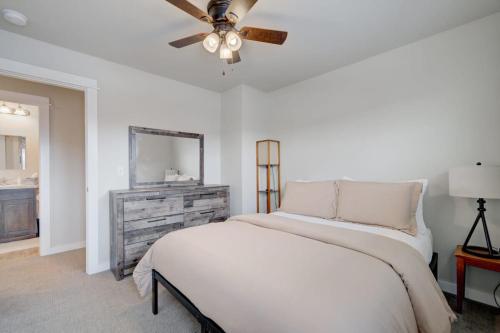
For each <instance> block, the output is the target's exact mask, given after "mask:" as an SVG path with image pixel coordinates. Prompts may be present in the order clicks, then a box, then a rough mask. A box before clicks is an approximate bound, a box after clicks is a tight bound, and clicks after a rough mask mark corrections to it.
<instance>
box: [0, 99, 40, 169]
mask: <svg viewBox="0 0 500 333" xmlns="http://www.w3.org/2000/svg"><path fill="white" fill-rule="evenodd" d="M6 105H7V106H8V107H17V104H11V103H7V104H6ZM24 107H25V109H26V110H29V111H30V116H29V117H23V116H13V115H8V114H0V135H12V136H22V137H25V138H26V169H25V170H21V169H17V170H13V169H10V170H6V169H2V168H1V167H0V178H5V179H17V178H21V179H22V178H25V177H30V176H31V175H32V174H33V173H35V172H38V160H39V143H38V107H36V106H27V105H26V106H24ZM0 152H2V150H1V149H0ZM0 155H2V156H0V158H3V154H1V153H0ZM0 165H3V164H2V163H0Z"/></svg>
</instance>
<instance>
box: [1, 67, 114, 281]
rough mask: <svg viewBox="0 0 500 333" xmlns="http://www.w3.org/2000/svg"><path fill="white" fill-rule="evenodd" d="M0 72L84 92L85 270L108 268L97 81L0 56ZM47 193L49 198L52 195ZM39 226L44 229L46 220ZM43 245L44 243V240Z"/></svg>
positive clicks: (95, 271) (93, 270)
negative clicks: (103, 257) (102, 234)
mask: <svg viewBox="0 0 500 333" xmlns="http://www.w3.org/2000/svg"><path fill="white" fill-rule="evenodd" d="M0 74H2V75H5V76H8V77H14V78H18V79H23V80H26V81H30V82H37V83H43V84H47V85H52V86H57V87H64V88H69V89H73V90H78V91H81V92H83V94H84V123H85V126H84V127H85V128H84V131H85V135H84V136H85V139H84V141H85V154H84V155H85V158H84V160H85V162H84V164H85V182H84V185H83V189H84V193H85V194H84V196H85V204H84V205H85V243H84V244H85V253H86V272H87V273H88V274H93V273H97V272H100V271H103V270H106V269H108V268H109V263H108V262H104V263H100V262H99V247H98V245H99V233H98V187H97V184H98V169H97V160H98V156H97V82H96V81H95V80H92V79H88V78H84V77H79V76H75V75H71V74H67V73H63V72H59V71H53V70H49V69H46V68H41V67H37V66H32V65H28V64H23V63H19V62H16V61H12V60H8V59H3V58H0ZM48 197H49V200H50V195H49V196H48ZM49 221H50V220H49ZM40 229H41V232H42V233H43V229H44V226H43V223H42V225H41V228H40ZM41 246H43V245H42V244H41ZM46 254H50V253H46Z"/></svg>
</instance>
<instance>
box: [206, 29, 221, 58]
mask: <svg viewBox="0 0 500 333" xmlns="http://www.w3.org/2000/svg"><path fill="white" fill-rule="evenodd" d="M219 44H220V37H219V35H218V34H216V33H215V32H212V33H211V34H210V35H208V36H207V37H205V39H204V40H203V47H204V48H205V50H207V51H208V52H210V53H214V52H215V51H217V48H218V47H219Z"/></svg>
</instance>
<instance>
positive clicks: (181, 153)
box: [129, 126, 204, 189]
mask: <svg viewBox="0 0 500 333" xmlns="http://www.w3.org/2000/svg"><path fill="white" fill-rule="evenodd" d="M203 155H204V154H203V134H195V133H185V132H175V131H167V130H160V129H152V128H144V127H135V126H130V127H129V175H130V176H129V182H130V188H133V189H134V188H146V187H162V186H176V185H203Z"/></svg>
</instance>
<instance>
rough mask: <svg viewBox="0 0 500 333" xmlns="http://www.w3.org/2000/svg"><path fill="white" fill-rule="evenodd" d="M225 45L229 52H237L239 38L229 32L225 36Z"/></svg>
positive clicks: (239, 44) (239, 43)
mask: <svg viewBox="0 0 500 333" xmlns="http://www.w3.org/2000/svg"><path fill="white" fill-rule="evenodd" d="M226 44H227V47H228V48H229V49H230V50H231V51H233V52H234V51H238V50H239V49H240V48H241V44H242V42H241V38H240V36H238V34H237V33H236V32H234V31H229V32H228V33H227V34H226Z"/></svg>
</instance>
